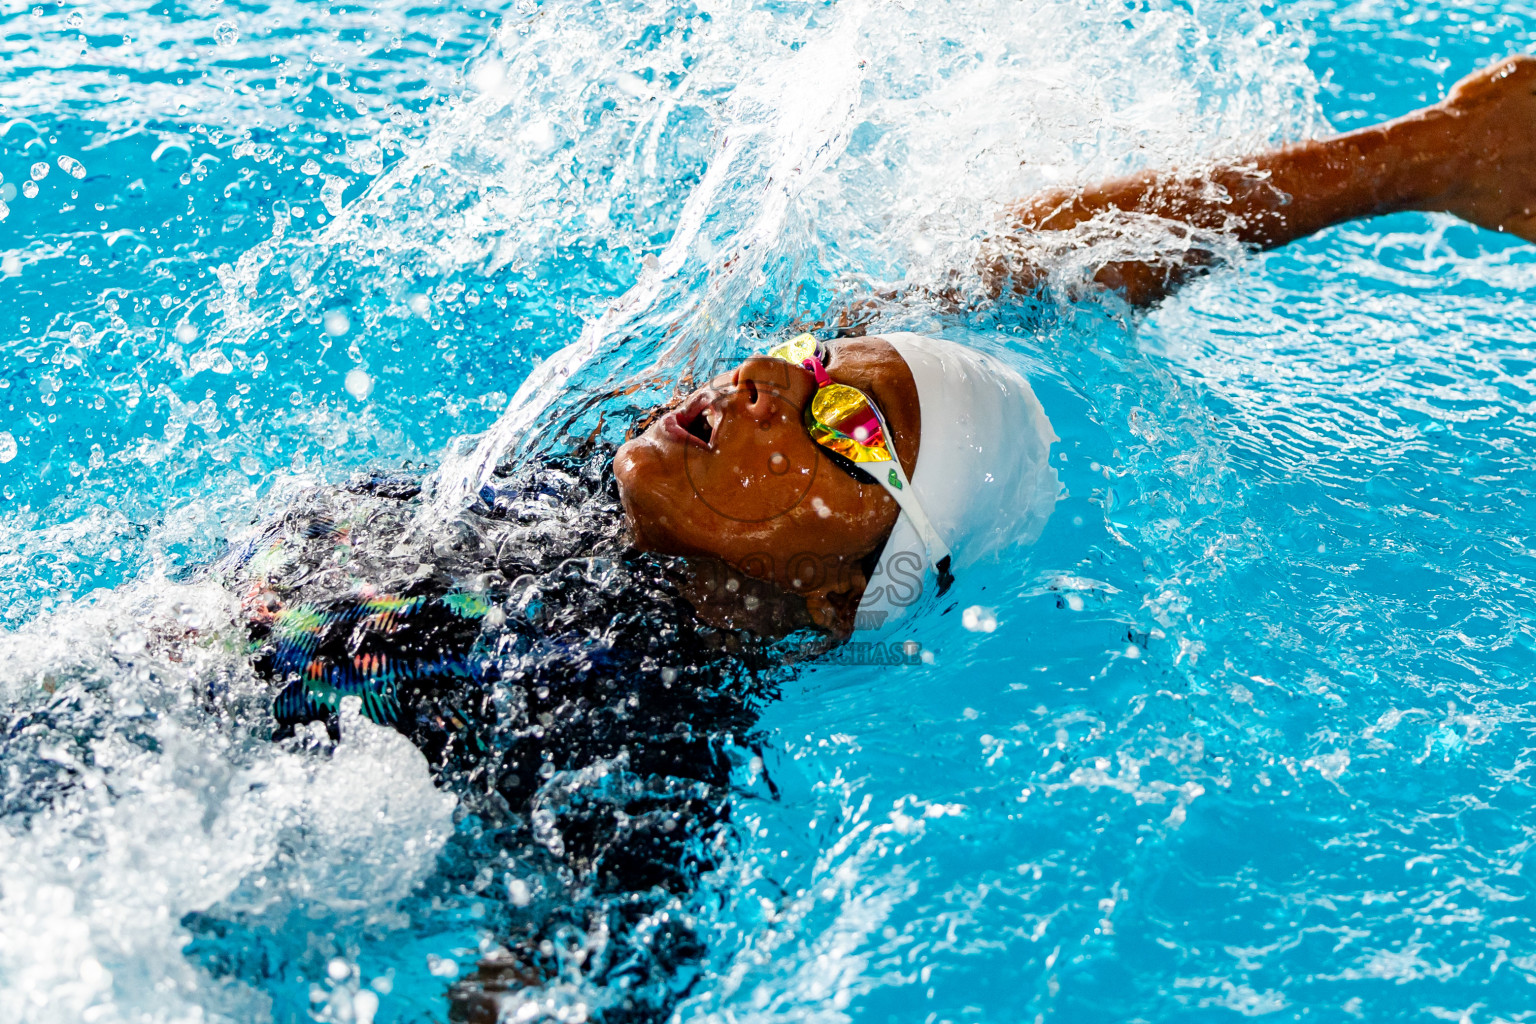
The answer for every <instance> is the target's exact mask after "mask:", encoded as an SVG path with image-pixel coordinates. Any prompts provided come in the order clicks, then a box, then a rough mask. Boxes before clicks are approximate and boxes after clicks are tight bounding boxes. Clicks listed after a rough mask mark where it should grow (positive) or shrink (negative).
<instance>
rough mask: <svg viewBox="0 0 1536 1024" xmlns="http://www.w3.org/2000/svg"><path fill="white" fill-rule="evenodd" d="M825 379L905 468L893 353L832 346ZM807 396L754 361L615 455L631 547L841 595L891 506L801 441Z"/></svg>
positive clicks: (909, 395) (909, 418)
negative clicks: (855, 404)
mask: <svg viewBox="0 0 1536 1024" xmlns="http://www.w3.org/2000/svg"><path fill="white" fill-rule="evenodd" d="M828 372H829V373H830V374H831V375H832V377H833V378H834V379H836V380H839V381H841V382H843V383H847V384H852V385H854V386H855V387H859V388H862V389H863V390H865V391H866V392H867V393H869V394H870V395H872V396H873V397H874V398H875V400H876V401H877V402H879V403H880V405H881V409H882V411H883V412H884V413H885V416H886V419H887V422H888V423H889V425H890V426H891V428H892V430H893V432H894V433H895V435H896V444H897V449H898V451H899V452H900V454H901V456H902V462H903V464H904V465H905V466H906V467H907V471H908V472H911V467H912V466H913V465H915V461H916V455H917V444H918V422H917V395H916V386H915V385H914V384H913V383H912V377H911V373H910V371H908V370H907V368H906V364H905V363H903V362H902V361H901V357H900V356H898V355H896V353H895V350H894V349H892V348H891V347H890V346H889V345H888V344H886V343H885V342H883V341H880V340H879V339H875V338H869V339H859V340H857V341H844V342H839V343H837V344H836V345H835V346H834V348H833V350H832V361H831V365H830V366H829V367H828ZM814 391H815V378H813V377H812V376H811V374H810V373H809V372H808V371H806V370H805V369H803V368H801V367H798V366H794V365H792V364H790V363H787V362H785V361H783V360H781V359H773V358H770V357H767V356H753V357H752V358H750V359H747V360H746V361H745V362H743V363H742V364H741V365H740V366H738V367H737V368H736V369H735V370H734V371H732V372H730V373H726V374H722V375H720V376H719V377H717V378H715V379H714V380H713V381H711V382H710V383H709V385H708V386H706V387H704V388H701V389H699V390H698V391H695V392H694V393H693V394H691V395H689V396H688V397H687V398H685V399H683V400H682V401H681V402H680V403H677V404H675V405H673V406H672V407H671V408H670V409H669V411H667V412H666V413H665V414H664V415H662V416H661V417H659V418H658V419H657V420H656V421H655V422H653V423H652V424H651V425H650V427H649V428H648V429H647V430H646V431H645V433H643V434H642V435H640V436H639V437H637V438H635V439H633V440H631V441H629V442H628V443H627V444H625V445H624V446H623V447H622V448H620V449H619V452H618V455H617V457H616V458H615V459H614V472H615V474H616V475H617V477H618V483H619V493H620V495H621V496H622V498H623V501H624V511H625V513H626V515H627V517H628V520H629V526H630V530H631V532H632V534H633V538H634V541H635V544H636V545H637V546H639V547H641V548H643V549H645V550H648V551H656V552H660V553H664V554H677V555H707V556H712V557H715V558H719V559H721V560H723V561H725V562H727V563H729V564H730V565H733V566H735V567H736V568H738V569H740V570H741V571H743V572H744V573H746V574H748V575H751V576H755V577H758V578H760V579H766V580H770V581H772V582H774V583H777V584H778V585H779V586H781V587H784V588H785V589H788V590H793V591H796V592H799V593H802V594H813V593H815V592H818V591H822V592H824V591H827V590H829V589H830V590H832V591H836V590H837V589H839V588H840V587H842V588H846V586H847V584H848V581H849V577H850V574H851V573H854V572H856V567H857V563H858V562H859V560H860V559H862V558H864V557H865V556H866V555H868V554H869V553H870V552H871V551H873V550H874V549H875V548H876V547H877V546H878V545H879V544H880V543H881V541H883V540H884V538H885V536H886V535H887V534H888V533H890V530H891V528H892V527H893V526H894V525H895V523H896V517H897V514H898V512H899V510H898V508H897V506H896V503H895V502H894V501H892V500H891V498H890V496H889V495H887V494H886V493H885V491H884V490H883V489H881V488H880V487H879V486H877V485H875V484H872V483H868V484H867V483H861V482H859V481H858V480H856V479H855V478H854V477H853V476H852V475H851V474H849V473H848V472H847V471H845V470H843V469H842V468H840V467H839V466H838V465H837V464H835V463H834V462H833V461H832V459H831V458H830V457H829V456H828V455H827V453H826V452H825V451H824V450H823V449H822V448H821V447H820V446H819V445H817V444H816V443H815V442H814V441H812V440H811V438H810V435H809V434H808V433H806V429H805V426H804V424H803V422H802V420H801V411H802V410H803V409H804V408H805V404H806V402H807V401H808V400H809V399H810V397H811V395H812V394H813V393H814ZM856 585H857V586H858V587H859V588H862V579H860V580H859V581H858V582H857V584H856Z"/></svg>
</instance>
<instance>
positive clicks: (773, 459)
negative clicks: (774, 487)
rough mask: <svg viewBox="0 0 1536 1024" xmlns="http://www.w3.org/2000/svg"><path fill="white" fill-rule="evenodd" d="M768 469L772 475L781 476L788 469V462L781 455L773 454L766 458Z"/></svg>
mask: <svg viewBox="0 0 1536 1024" xmlns="http://www.w3.org/2000/svg"><path fill="white" fill-rule="evenodd" d="M768 468H769V469H770V470H772V471H773V472H774V473H776V474H778V475H780V476H782V475H783V474H784V473H785V472H787V471H788V469H789V460H788V459H786V458H785V457H784V456H783V455H782V454H781V453H779V452H774V453H773V454H772V455H771V456H769V458H768Z"/></svg>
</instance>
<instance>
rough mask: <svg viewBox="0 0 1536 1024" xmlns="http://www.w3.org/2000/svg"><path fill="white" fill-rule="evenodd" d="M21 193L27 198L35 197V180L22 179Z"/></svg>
mask: <svg viewBox="0 0 1536 1024" xmlns="http://www.w3.org/2000/svg"><path fill="white" fill-rule="evenodd" d="M21 194H22V195H24V196H26V197H27V198H28V199H33V198H36V196H37V182H35V181H24V182H22V183H21Z"/></svg>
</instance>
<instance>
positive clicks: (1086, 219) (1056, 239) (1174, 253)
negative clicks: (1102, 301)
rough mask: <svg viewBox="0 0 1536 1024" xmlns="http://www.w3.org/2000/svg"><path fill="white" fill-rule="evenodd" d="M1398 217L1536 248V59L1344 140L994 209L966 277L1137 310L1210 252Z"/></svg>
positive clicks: (1207, 261) (988, 288)
mask: <svg viewBox="0 0 1536 1024" xmlns="http://www.w3.org/2000/svg"><path fill="white" fill-rule="evenodd" d="M1401 210H1425V211H1443V212H1446V213H1453V214H1456V215H1457V216H1459V217H1462V218H1464V219H1466V220H1468V221H1470V222H1472V223H1474V224H1477V225H1479V226H1482V227H1486V228H1492V229H1494V230H1497V231H1507V232H1511V233H1513V234H1516V235H1519V236H1520V237H1521V238H1524V239H1526V240H1527V241H1533V242H1536V58H1531V57H1525V56H1517V57H1510V58H1507V59H1505V60H1501V61H1499V62H1497V63H1496V64H1493V65H1491V66H1489V67H1487V68H1484V69H1483V70H1481V71H1478V72H1477V73H1475V74H1472V75H1469V76H1468V77H1466V78H1464V79H1462V80H1461V81H1460V82H1458V83H1457V84H1456V85H1455V87H1453V88H1452V89H1451V92H1450V94H1449V95H1448V96H1447V97H1446V98H1445V99H1444V100H1443V101H1441V102H1440V103H1436V104H1434V105H1433V106H1429V107H1425V108H1423V109H1422V110H1417V111H1414V112H1413V113H1410V114H1408V115H1407V116H1405V117H1401V118H1398V119H1397V120H1395V121H1388V122H1385V123H1383V124H1379V125H1374V126H1372V127H1370V128H1363V129H1360V130H1358V131H1353V132H1349V133H1348V134H1346V135H1340V136H1336V137H1334V138H1331V139H1320V140H1314V141H1310V142H1302V143H1297V144H1295V145H1291V146H1285V147H1283V148H1281V149H1277V150H1271V151H1270V152H1267V153H1261V154H1258V155H1256V156H1254V157H1251V158H1250V159H1248V160H1245V161H1242V162H1240V163H1235V164H1225V165H1217V166H1214V167H1210V168H1208V169H1204V170H1193V171H1190V170H1186V171H1168V172H1150V171H1148V172H1143V173H1140V174H1134V175H1130V176H1128V177H1125V178H1118V179H1115V180H1113V181H1107V182H1102V183H1099V184H1096V185H1090V186H1085V187H1079V188H1064V189H1052V190H1050V191H1048V192H1043V193H1040V194H1038V195H1035V196H1032V197H1030V198H1029V199H1026V200H1024V201H1023V202H1021V203H1018V204H1017V205H1015V206H1014V207H1012V208H1010V209H1009V210H1008V211H1006V215H1005V224H1006V226H1005V228H1004V230H1003V231H1000V232H998V233H997V234H996V235H994V236H993V237H990V238H988V239H987V240H986V243H985V244H984V246H983V251H982V258H981V262H980V266H979V268H978V269H979V271H980V275H981V278H982V281H983V284H984V291H985V292H986V294H987V295H988V296H989V297H991V298H999V297H1001V296H1003V295H1006V294H1008V293H1010V292H1012V293H1016V294H1021V293H1025V292H1029V291H1033V290H1035V289H1037V288H1039V287H1040V286H1041V284H1042V283H1044V282H1045V281H1046V279H1047V274H1046V272H1045V268H1046V267H1055V266H1058V265H1065V266H1072V265H1074V264H1077V265H1078V266H1079V270H1080V272H1085V273H1086V275H1087V277H1088V279H1089V280H1091V281H1092V282H1093V283H1094V284H1096V285H1098V286H1100V287H1102V288H1107V289H1109V290H1112V291H1115V292H1118V293H1119V294H1120V295H1121V296H1122V297H1123V298H1125V300H1126V301H1128V302H1130V303H1131V304H1133V305H1149V304H1151V303H1153V302H1156V301H1158V300H1159V299H1161V298H1163V297H1164V296H1165V295H1167V294H1168V293H1169V292H1170V291H1172V290H1173V289H1174V288H1175V287H1177V286H1178V285H1179V284H1180V283H1181V282H1183V281H1185V280H1187V279H1188V278H1190V277H1192V276H1194V275H1196V274H1198V273H1200V272H1201V271H1203V270H1204V269H1206V268H1208V267H1210V266H1212V265H1215V264H1216V263H1217V262H1219V253H1220V250H1221V248H1222V243H1223V242H1227V243H1231V242H1236V243H1238V244H1240V245H1243V246H1247V247H1250V248H1259V249H1270V248H1274V247H1276V246H1281V245H1284V244H1286V243H1287V242H1291V241H1294V240H1296V239H1298V238H1303V237H1305V236H1307V235H1310V234H1313V233H1314V232H1317V231H1321V230H1322V229H1324V228H1327V227H1331V226H1332V225H1335V224H1342V223H1345V222H1347V221H1352V220H1357V219H1359V218H1362V217H1372V216H1378V215H1381V214H1386V213H1395V212H1398V211H1401ZM1159 233H1161V241H1160V243H1153V244H1148V242H1147V239H1149V238H1155V237H1156V236H1157V235H1158V234H1159Z"/></svg>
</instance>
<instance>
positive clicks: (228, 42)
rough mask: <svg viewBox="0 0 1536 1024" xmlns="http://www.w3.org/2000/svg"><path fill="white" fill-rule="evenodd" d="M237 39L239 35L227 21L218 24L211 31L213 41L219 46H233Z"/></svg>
mask: <svg viewBox="0 0 1536 1024" xmlns="http://www.w3.org/2000/svg"><path fill="white" fill-rule="evenodd" d="M239 38H240V33H239V32H238V31H237V30H236V29H235V26H234V25H232V24H230V23H229V22H227V21H221V22H219V24H218V25H217V27H215V28H214V30H213V41H214V42H215V43H217V44H218V45H219V46H234V45H235V40H236V39H239Z"/></svg>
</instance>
